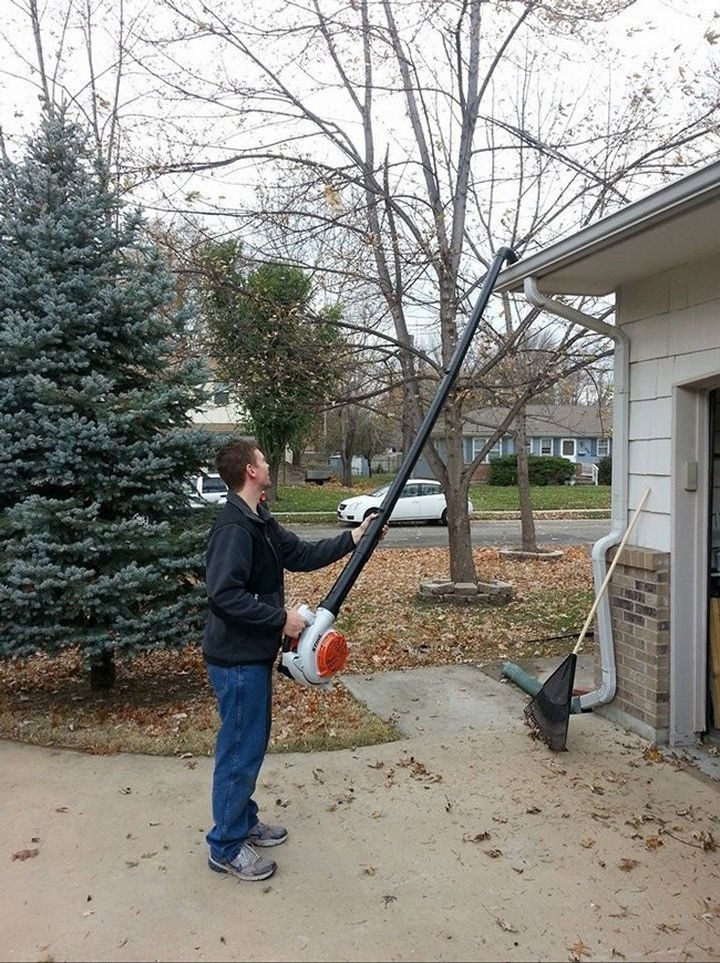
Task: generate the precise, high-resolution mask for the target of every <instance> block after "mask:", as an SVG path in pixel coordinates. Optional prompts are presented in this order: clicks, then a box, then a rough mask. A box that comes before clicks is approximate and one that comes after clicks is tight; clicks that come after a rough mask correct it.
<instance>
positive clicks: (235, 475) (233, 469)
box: [215, 438, 259, 491]
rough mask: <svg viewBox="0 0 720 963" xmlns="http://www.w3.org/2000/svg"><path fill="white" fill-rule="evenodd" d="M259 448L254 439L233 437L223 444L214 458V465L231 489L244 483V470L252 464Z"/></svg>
mask: <svg viewBox="0 0 720 963" xmlns="http://www.w3.org/2000/svg"><path fill="white" fill-rule="evenodd" d="M258 451H259V449H258V446H257V444H256V443H255V442H254V441H250V440H249V439H247V438H235V439H233V441H229V442H227V444H225V445H223V447H222V448H221V449H220V451H219V452H218V453H217V456H216V458H215V467H216V468H217V470H218V473H219V475H220V477H221V478H222V480H223V481H224V482H225V484H226V485H227V487H228V488H229V489H230V490H231V491H237V490H238V489H239V488H242V486H243V485H244V484H245V471H246V469H247V466H248V465H254V464H255V460H256V458H257V453H258Z"/></svg>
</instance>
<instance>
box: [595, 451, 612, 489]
mask: <svg viewBox="0 0 720 963" xmlns="http://www.w3.org/2000/svg"><path fill="white" fill-rule="evenodd" d="M611 484H612V455H605V457H604V458H601V459H600V461H599V462H598V485H611Z"/></svg>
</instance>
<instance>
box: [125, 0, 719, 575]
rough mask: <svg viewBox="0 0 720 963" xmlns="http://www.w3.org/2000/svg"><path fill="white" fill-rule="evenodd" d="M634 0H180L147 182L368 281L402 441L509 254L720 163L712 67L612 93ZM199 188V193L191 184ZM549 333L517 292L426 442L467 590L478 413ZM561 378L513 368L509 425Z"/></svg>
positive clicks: (667, 71) (235, 226) (645, 80)
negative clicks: (423, 378) (611, 32)
mask: <svg viewBox="0 0 720 963" xmlns="http://www.w3.org/2000/svg"><path fill="white" fill-rule="evenodd" d="M631 5H632V4H631V0H563V2H560V0H506V2H492V0H435V2H432V3H431V2H429V0H372V2H371V0H350V2H349V3H347V4H341V5H337V4H331V3H330V2H329V0H308V2H307V3H306V4H295V3H287V2H286V0H265V2H263V4H262V5H257V4H242V5H238V4H233V3H230V2H227V0H217V2H215V3H213V4H212V5H205V4H203V3H202V2H201V0H197V2H196V0H165V2H164V4H163V5H162V6H163V9H164V12H165V17H164V20H163V22H162V23H160V22H158V24H157V25H156V26H155V28H154V29H151V28H150V27H149V28H148V32H147V45H146V47H145V49H144V50H143V51H142V56H141V55H140V53H139V50H135V51H134V52H131V53H126V62H128V61H131V62H132V63H133V67H134V69H140V67H142V69H143V70H145V71H146V75H147V76H148V77H149V78H150V80H149V84H150V87H151V89H153V90H156V89H159V88H160V87H162V89H163V101H162V115H161V116H160V115H158V120H157V132H158V137H161V138H162V140H161V142H160V144H159V145H158V146H153V147H152V149H151V150H149V151H148V156H147V162H146V164H145V165H144V168H143V169H142V171H140V172H139V174H138V176H141V177H144V176H146V175H147V174H148V172H151V173H152V174H153V175H154V176H156V177H157V178H162V183H163V184H169V185H172V190H173V191H174V194H172V196H171V193H170V188H168V196H167V206H168V209H172V210H173V211H174V212H175V214H176V216H177V215H179V216H182V215H183V213H184V211H183V205H182V203H180V201H181V199H182V198H183V197H185V200H186V203H185V207H186V208H187V207H191V206H192V207H193V209H194V210H196V211H197V210H198V206H199V204H201V205H202V207H203V210H204V213H205V214H206V216H207V217H208V218H210V217H219V216H220V215H221V216H222V217H221V219H219V220H218V221H217V222H216V223H217V224H218V228H217V232H218V233H221V232H223V231H225V232H227V231H235V232H240V233H242V234H243V235H246V236H249V237H251V238H252V243H253V244H255V245H256V246H257V253H258V257H259V258H260V259H262V258H263V257H265V256H268V255H269V256H272V257H278V256H287V252H283V251H281V250H278V247H281V246H283V245H284V246H286V247H287V246H292V247H293V249H294V251H295V252H299V251H304V252H306V253H307V262H308V264H310V263H312V265H313V268H314V270H315V271H316V272H317V273H318V274H320V273H322V274H323V276H324V277H325V278H326V282H327V284H328V285H343V284H344V285H346V286H347V285H356V286H357V288H358V289H360V290H363V291H367V290H369V289H370V288H371V287H372V288H374V291H375V292H376V294H375V296H374V297H373V303H374V304H375V305H381V306H382V307H381V308H380V309H378V311H377V313H376V324H375V326H374V327H373V331H374V332H376V333H378V334H383V335H384V336H390V332H392V337H393V338H394V340H395V342H396V344H397V346H398V347H397V355H396V357H397V361H398V364H399V365H400V367H401V373H402V383H403V385H404V387H405V397H404V403H403V420H404V424H405V437H406V439H407V438H409V437H411V435H412V434H413V433H414V431H415V430H416V428H417V426H418V424H419V422H420V419H421V417H422V414H423V410H424V408H425V405H426V403H427V398H428V392H427V391H425V390H424V388H423V384H422V383H421V382H420V380H419V366H418V359H420V358H422V357H423V356H424V358H425V359H427V364H426V365H425V362H424V361H423V365H421V367H423V366H424V367H423V371H429V372H431V373H432V376H433V378H434V379H435V382H436V383H437V381H438V380H439V379H440V378H441V377H442V375H443V372H444V369H445V367H446V365H447V363H448V361H449V358H450V356H451V354H452V351H453V349H454V346H455V344H456V342H457V338H458V329H459V328H460V327H461V326H462V324H463V323H464V319H465V317H466V314H467V312H468V310H469V307H470V305H471V304H472V301H473V299H474V297H475V294H476V291H477V289H478V285H479V284H480V283H481V281H482V278H483V276H484V273H485V270H486V267H487V264H488V262H489V259H490V257H491V256H492V253H493V251H494V250H495V249H496V248H497V247H499V246H500V245H504V244H510V245H512V246H513V247H514V248H515V249H516V250H517V251H518V253H520V254H522V253H524V252H527V251H531V250H533V249H534V248H536V247H537V246H538V245H539V244H541V243H543V242H544V241H546V240H547V239H548V238H551V237H554V236H556V235H557V234H558V233H559V232H560V231H566V230H569V229H571V228H574V227H577V226H578V225H580V224H583V223H587V222H588V221H589V220H591V219H593V218H596V217H598V216H599V215H600V214H602V213H605V212H607V211H609V210H611V209H613V208H614V207H617V206H619V205H622V204H623V203H625V202H626V201H627V200H628V199H630V197H631V196H632V194H633V192H637V191H638V190H641V189H645V188H649V187H651V186H655V185H656V184H657V182H658V180H661V179H664V178H668V177H672V176H675V175H677V174H678V173H681V172H683V171H684V170H686V169H687V168H688V166H689V165H692V164H696V163H698V162H702V160H703V159H704V158H707V157H710V156H713V155H714V153H715V152H716V149H717V124H716V121H717V109H718V108H717V89H718V85H717V78H716V75H713V74H712V73H708V75H707V77H706V78H705V79H704V81H703V85H702V86H701V85H700V83H699V75H698V73H697V72H696V71H695V68H694V65H692V64H688V63H685V64H675V63H673V62H672V61H669V62H667V63H662V62H657V63H656V64H654V65H653V64H649V65H647V69H646V70H645V69H644V70H643V75H642V77H641V78H632V76H630V75H629V74H628V76H627V77H624V76H623V78H622V79H623V81H624V82H623V83H619V82H618V78H619V77H620V72H619V70H618V67H617V64H613V63H612V60H611V51H610V48H609V46H608V45H607V43H606V40H605V38H604V35H603V32H604V22H605V21H607V20H608V19H610V18H612V17H613V16H614V15H615V14H617V13H619V12H622V11H623V10H624V9H625V8H627V7H629V6H631ZM168 15H169V17H168ZM590 47H591V48H592V49H593V52H594V58H593V59H594V60H595V62H596V64H593V62H592V61H591V60H590V59H589V58H588V57H587V50H588V49H589V48H590ZM572 60H574V61H575V63H574V70H573V71H572V72H570V71H569V70H567V69H564V68H565V67H566V65H567V64H568V63H569V62H570V61H572ZM603 64H604V65H605V69H606V71H607V75H610V67H611V66H613V67H614V68H615V69H614V71H613V72H612V79H613V83H612V84H611V83H605V81H604V79H603V78H602V76H601V74H602V69H595V66H596V65H597V67H599V68H601V66H602V65H603ZM643 67H645V65H643ZM681 70H682V71H683V74H682V76H679V72H680V71H681ZM553 77H557V78H558V82H557V84H556V85H553V83H552V78H553ZM574 78H577V80H575V79H574ZM613 85H615V86H616V87H618V88H619V93H617V92H616V90H615V87H614V86H613ZM679 89H680V90H682V91H683V94H684V95H685V96H684V97H683V99H682V102H680V101H679V100H678V98H677V97H673V96H672V95H671V94H672V92H673V91H675V90H679ZM147 109H148V110H149V107H148V108H147ZM191 116H192V123H191V122H190V121H189V119H188V118H189V117H191ZM190 177H193V178H194V179H195V180H194V183H197V182H198V181H197V179H198V178H201V181H200V183H201V186H202V190H201V191H195V190H193V191H192V192H187V193H185V194H183V188H182V180H183V178H185V179H188V178H190ZM220 181H223V185H222V186H220ZM158 183H160V181H158ZM191 194H192V200H190V199H189V198H190V196H191ZM198 194H202V197H200V198H198V196H197V195H198ZM264 248H267V250H264ZM291 259H292V261H293V262H294V263H298V264H300V265H301V266H302V265H303V260H302V257H297V256H293V257H292V258H291ZM341 300H343V299H341ZM346 319H347V320H348V321H349V323H352V321H353V319H352V315H351V314H346ZM535 323H536V312H534V311H527V310H526V309H523V308H522V307H521V306H520V305H515V304H514V303H512V302H511V301H510V300H504V301H503V303H502V306H500V305H498V309H497V310H495V309H493V311H490V312H488V318H487V324H486V325H485V326H484V328H483V330H482V332H481V333H480V334H479V336H478V338H477V345H476V346H475V347H476V350H474V351H473V357H472V358H471V359H468V364H467V365H466V367H465V369H464V371H463V372H462V374H461V376H460V378H459V379H458V382H457V384H456V387H455V390H454V392H453V393H452V395H451V397H450V398H449V400H448V403H447V405H446V408H445V411H444V413H443V424H442V426H441V427H442V438H441V444H440V445H439V446H438V447H437V448H435V447H430V448H429V449H428V451H427V458H428V460H429V461H430V464H431V467H432V470H433V471H434V473H435V474H436V475H437V477H438V478H439V479H440V480H441V481H442V482H443V486H444V488H445V491H446V495H447V500H448V514H449V525H450V574H451V577H452V578H454V579H456V580H461V581H469V580H472V579H473V578H474V564H473V558H472V551H471V543H470V527H469V520H468V517H467V511H466V496H467V490H468V486H469V484H470V481H471V479H472V477H473V472H474V471H475V469H476V467H477V464H478V463H479V460H480V459H481V458H482V454H481V453H478V455H477V457H476V458H475V459H474V460H473V461H472V462H471V463H469V464H468V463H466V462H465V460H464V457H463V447H462V446H463V437H462V436H463V412H464V411H465V410H466V409H467V405H468V403H469V402H470V401H471V400H472V396H473V392H474V391H475V390H476V389H477V387H478V386H479V385H483V384H487V383H489V382H491V381H492V380H493V375H492V372H493V369H494V368H496V367H497V364H498V361H500V360H502V359H503V358H504V357H506V356H508V355H510V354H511V353H512V352H513V351H514V350H515V349H516V348H517V347H518V346H519V345H520V343H521V341H522V338H523V337H524V336H525V334H526V333H527V332H529V331H530V330H531V326H533V325H534V324H535ZM572 337H574V338H578V339H581V338H582V337H585V334H584V333H582V332H578V331H575V332H573V334H572ZM569 366H570V367H571V366H572V363H571V362H569ZM557 369H558V366H557V365H555V364H554V363H553V364H551V365H550V366H546V368H545V369H544V370H543V371H542V372H540V373H537V372H536V374H535V377H534V379H533V380H532V382H530V381H522V377H524V375H523V373H522V371H519V377H520V379H521V380H520V382H519V383H518V384H516V385H515V387H514V389H513V397H512V404H511V405H510V409H509V415H508V418H509V421H508V423H507V425H505V426H502V428H501V429H499V430H504V429H505V428H507V427H508V426H509V425H511V424H512V420H513V418H514V417H515V415H516V414H517V413H518V412H520V411H522V408H523V405H524V404H525V403H526V401H527V400H529V399H530V398H532V397H534V395H535V394H537V393H538V392H539V391H546V390H549V388H550V386H551V385H552V383H553V380H554V379H555V376H556V374H557ZM566 371H567V369H566Z"/></svg>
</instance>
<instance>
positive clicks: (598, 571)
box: [524, 277, 630, 711]
mask: <svg viewBox="0 0 720 963" xmlns="http://www.w3.org/2000/svg"><path fill="white" fill-rule="evenodd" d="M524 291H525V297H526V299H527V300H528V301H529V302H530V304H532V305H533V307H536V308H541V309H542V310H543V311H548V312H549V313H550V314H554V315H557V317H560V318H563V320H565V321H570V322H571V323H572V324H578V325H580V326H581V327H583V328H588V329H589V330H590V331H595V332H597V334H601V335H603V336H604V337H607V338H612V339H613V341H614V342H615V374H614V379H615V380H614V384H615V387H614V392H613V449H612V451H613V458H612V528H611V531H610V532H609V533H608V534H607V535H604V536H603V537H602V538H601V539H599V540H598V541H597V542H595V544H594V545H593V548H592V566H593V577H594V581H595V592H596V593H598V592H599V590H600V586H601V585H602V584H603V581H604V578H605V575H606V573H607V568H608V565H607V553H608V551H609V550H610V549H611V548H612V547H613V546H614V545H617V544H618V543H619V542H620V541H621V539H622V536H623V533H624V530H625V527H626V525H627V512H628V480H627V463H628V425H629V407H630V406H629V403H628V401H629V399H628V384H629V378H628V374H629V368H630V339H629V338H628V336H627V334H625V332H624V331H622V330H621V329H619V328H617V327H615V326H614V325H610V324H605V322H604V321H600V320H599V319H598V318H594V317H593V316H592V315H590V314H586V313H585V312H584V311H579V310H578V309H577V308H572V307H570V306H569V305H567V304H562V303H561V302H560V301H555V300H553V299H552V298H549V297H548V296H547V295H545V294H542V293H541V292H540V291H539V289H538V286H537V281H536V279H535V278H534V277H526V278H525V280H524ZM596 615H597V627H598V637H599V645H600V664H601V670H602V675H601V681H600V685H599V686H598V688H597V689H593V690H592V691H591V692H587V693H585V694H584V695H581V696H580V697H579V700H578V703H579V707H580V710H581V711H587V710H589V709H593V708H594V707H595V706H599V705H605V704H606V703H608V702H611V701H612V700H613V699H614V698H615V692H616V689H617V671H616V668H615V642H614V639H613V631H612V621H611V618H610V601H609V598H608V593H607V592H604V593H603V596H602V599H601V601H600V603H599V605H598V609H597V613H596Z"/></svg>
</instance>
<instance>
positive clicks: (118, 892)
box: [0, 665, 720, 963]
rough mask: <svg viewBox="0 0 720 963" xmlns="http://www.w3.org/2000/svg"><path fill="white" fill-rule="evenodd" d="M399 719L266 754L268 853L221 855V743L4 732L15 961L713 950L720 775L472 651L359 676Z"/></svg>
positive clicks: (718, 935)
mask: <svg viewBox="0 0 720 963" xmlns="http://www.w3.org/2000/svg"><path fill="white" fill-rule="evenodd" d="M347 681H348V685H349V687H350V688H351V689H352V690H353V691H355V692H356V693H357V694H358V695H359V696H360V697H361V698H364V699H365V700H366V701H367V702H368V704H369V705H370V706H371V708H372V707H374V708H376V709H377V711H379V712H382V713H385V714H389V715H393V716H394V717H395V718H397V719H398V720H399V721H400V724H401V725H402V728H403V732H404V733H406V734H405V735H404V736H403V738H402V739H401V740H399V741H398V742H395V743H390V744H386V745H382V746H376V747H364V748H358V749H356V750H347V751H341V752H330V753H310V754H287V755H280V754H278V755H272V756H270V757H269V758H268V760H267V761H266V764H265V767H264V769H263V773H262V777H261V787H260V791H259V801H260V802H261V804H262V806H263V807H264V816H265V818H266V819H267V820H270V821H282V822H284V823H285V824H286V825H287V826H288V828H289V830H290V839H289V841H288V842H287V844H286V845H284V846H282V847H280V848H279V849H277V850H274V851H273V856H276V857H277V859H278V862H279V870H278V872H277V873H276V875H275V876H274V877H273V878H272V879H270V880H267V881H265V882H262V883H241V882H237V881H235V880H233V879H230V878H226V877H219V876H217V875H215V874H213V873H211V872H209V871H208V870H207V868H206V865H205V856H206V847H205V842H204V833H205V831H206V829H207V825H208V818H209V813H208V796H209V785H210V771H211V761H210V760H209V759H207V758H200V759H188V758H185V759H183V758H154V757H149V756H132V755H116V756H91V755H85V754H78V753H73V752H67V751H59V750H53V749H39V748H33V747H28V746H23V745H20V744H16V743H10V742H4V743H0V780H1V781H2V787H3V792H2V799H3V805H2V812H1V814H0V840H1V841H2V852H3V858H2V860H1V861H0V889H1V890H2V893H3V906H2V913H1V914H0V950H1V952H2V958H3V959H4V960H38V961H40V960H44V961H62V960H73V961H74V960H78V961H79V960H103V961H104V960H112V961H115V960H118V961H125V960H128V961H131V960H132V961H141V960H142V961H145V960H163V961H171V960H191V961H196V960H197V961H200V960H217V961H225V960H232V961H250V960H253V961H260V960H268V961H280V960H299V961H325V960H328V961H329V960H333V961H340V960H347V961H355V960H357V961H362V960H377V961H379V960H455V961H458V960H513V961H515V960H518V961H530V960H538V961H540V960H543V961H545V960H584V961H591V963H592V961H597V960H620V961H622V960H649V961H650V960H651V961H658V960H660V961H662V960H693V961H697V960H720V885H719V883H718V880H719V878H720V865H719V858H718V851H717V850H716V849H715V840H716V839H718V841H719V842H720V793H719V792H718V790H719V788H720V783H718V782H716V781H714V780H713V779H711V778H709V777H708V776H707V775H704V774H703V773H701V772H700V771H699V770H698V769H696V768H694V767H693V766H692V765H690V764H689V763H688V762H687V761H686V760H685V759H680V758H678V757H677V756H674V755H672V754H668V755H667V756H664V757H663V756H662V755H661V754H660V753H659V752H657V751H656V750H655V749H654V748H653V747H652V746H650V745H648V744H647V743H645V742H643V741H642V740H641V739H639V738H637V737H635V736H631V735H628V734H626V733H625V732H623V731H621V730H619V729H617V728H616V727H614V726H613V725H612V724H611V723H609V722H607V721H606V720H604V719H602V718H601V717H599V716H598V715H595V714H592V713H588V714H584V715H582V716H573V717H571V719H570V732H569V738H568V751H567V752H565V753H551V752H550V751H549V750H548V749H547V747H546V746H545V745H544V743H542V742H540V741H538V740H537V739H534V738H532V737H531V734H530V731H529V730H528V729H527V727H526V726H525V725H524V723H523V714H522V708H523V706H524V704H525V701H526V696H525V695H524V694H523V693H522V692H521V691H520V690H518V689H517V688H516V687H515V686H513V685H512V684H510V683H501V682H499V681H497V679H494V678H492V677H491V676H490V675H489V674H488V673H487V672H484V671H482V670H481V669H480V668H478V667H476V666H469V665H468V666H452V667H448V668H446V669H417V670H409V671H406V672H397V673H387V674H382V675H378V676H373V677H355V678H352V677H349V679H348V680H347Z"/></svg>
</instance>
